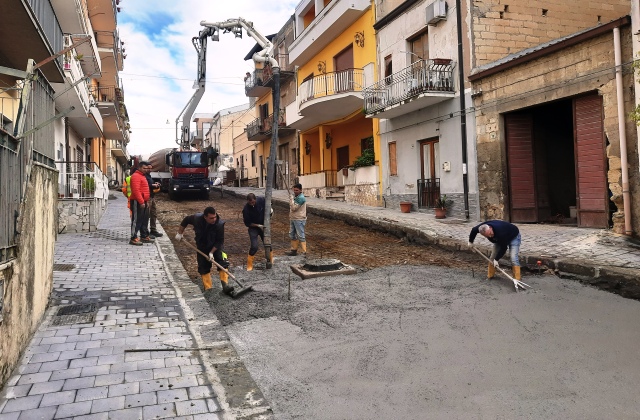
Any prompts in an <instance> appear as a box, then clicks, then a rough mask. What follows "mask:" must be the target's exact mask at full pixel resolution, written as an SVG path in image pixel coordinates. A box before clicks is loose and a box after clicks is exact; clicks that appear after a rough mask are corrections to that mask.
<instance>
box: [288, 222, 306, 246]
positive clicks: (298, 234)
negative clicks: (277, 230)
mask: <svg viewBox="0 0 640 420" xmlns="http://www.w3.org/2000/svg"><path fill="white" fill-rule="evenodd" d="M306 224H307V221H306V220H291V221H290V222H289V238H290V239H291V240H292V241H295V240H298V241H300V242H304V241H305V238H304V227H305V226H306Z"/></svg>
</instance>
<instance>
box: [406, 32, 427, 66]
mask: <svg viewBox="0 0 640 420" xmlns="http://www.w3.org/2000/svg"><path fill="white" fill-rule="evenodd" d="M428 35H429V32H427V31H424V32H422V33H421V34H419V35H417V36H416V37H414V38H412V39H410V40H409V52H411V58H410V59H409V62H410V63H413V62H414V61H416V60H418V59H423V60H428V59H429V36H428Z"/></svg>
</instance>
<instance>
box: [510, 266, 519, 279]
mask: <svg viewBox="0 0 640 420" xmlns="http://www.w3.org/2000/svg"><path fill="white" fill-rule="evenodd" d="M511 269H512V270H513V278H514V279H516V280H520V279H521V277H520V266H519V265H514V266H513V267H511Z"/></svg>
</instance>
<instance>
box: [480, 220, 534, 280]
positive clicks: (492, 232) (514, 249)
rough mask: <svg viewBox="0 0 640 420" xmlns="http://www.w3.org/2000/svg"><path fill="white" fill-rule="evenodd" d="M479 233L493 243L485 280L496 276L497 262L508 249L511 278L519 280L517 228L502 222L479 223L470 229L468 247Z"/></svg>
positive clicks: (519, 239)
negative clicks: (511, 271)
mask: <svg viewBox="0 0 640 420" xmlns="http://www.w3.org/2000/svg"><path fill="white" fill-rule="evenodd" d="M478 233H480V234H481V235H482V236H484V237H485V238H487V239H488V240H489V242H491V243H493V252H492V253H491V257H490V259H491V262H490V263H489V269H488V272H487V278H488V279H491V278H493V276H494V275H495V274H496V268H497V267H499V264H498V260H499V259H500V258H502V256H503V255H504V254H505V253H506V252H507V247H508V248H509V256H510V257H511V267H512V270H513V277H514V278H515V279H516V280H520V260H519V259H518V251H519V250H520V242H521V241H522V239H521V237H520V230H519V229H518V227H517V226H515V225H512V224H511V223H508V222H503V221H502V220H488V221H486V222H482V223H480V224H479V225H478V226H475V227H474V228H473V229H471V233H470V234H469V246H470V247H471V246H473V241H474V239H476V235H478Z"/></svg>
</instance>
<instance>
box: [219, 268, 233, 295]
mask: <svg viewBox="0 0 640 420" xmlns="http://www.w3.org/2000/svg"><path fill="white" fill-rule="evenodd" d="M219 274H220V284H222V291H223V292H224V293H225V294H227V295H230V294H231V292H233V286H229V275H228V274H227V273H225V272H224V271H219Z"/></svg>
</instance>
